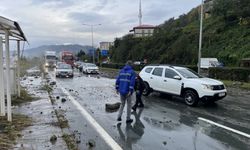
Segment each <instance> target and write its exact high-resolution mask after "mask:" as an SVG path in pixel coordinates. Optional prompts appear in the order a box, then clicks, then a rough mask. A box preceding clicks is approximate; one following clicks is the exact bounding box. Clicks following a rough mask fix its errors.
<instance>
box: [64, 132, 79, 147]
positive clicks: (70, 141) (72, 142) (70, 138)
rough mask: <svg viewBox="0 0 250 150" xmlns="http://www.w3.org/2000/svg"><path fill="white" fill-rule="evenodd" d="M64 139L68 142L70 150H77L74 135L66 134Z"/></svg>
mask: <svg viewBox="0 0 250 150" xmlns="http://www.w3.org/2000/svg"><path fill="white" fill-rule="evenodd" d="M62 138H63V140H64V141H65V142H66V144H67V147H68V149H69V150H77V146H76V143H75V140H74V137H73V135H69V134H65V133H64V134H63V136H62Z"/></svg>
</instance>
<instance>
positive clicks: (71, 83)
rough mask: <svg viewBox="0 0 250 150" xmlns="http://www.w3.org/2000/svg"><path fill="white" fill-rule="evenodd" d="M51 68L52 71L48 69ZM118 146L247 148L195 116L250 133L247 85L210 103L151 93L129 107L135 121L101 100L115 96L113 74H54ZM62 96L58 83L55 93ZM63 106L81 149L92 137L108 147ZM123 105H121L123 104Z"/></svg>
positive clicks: (237, 137) (245, 141)
mask: <svg viewBox="0 0 250 150" xmlns="http://www.w3.org/2000/svg"><path fill="white" fill-rule="evenodd" d="M52 74H53V73H52ZM57 82H58V83H60V84H61V85H62V86H63V87H64V88H65V89H66V90H68V91H69V93H70V94H71V95H72V96H73V97H74V98H75V99H76V100H77V101H78V102H79V103H80V104H81V106H82V107H84V108H85V109H86V110H87V111H88V112H89V113H90V115H91V116H92V117H93V118H94V119H95V120H96V121H97V122H98V123H99V124H100V125H101V126H102V127H103V128H104V129H105V130H106V131H107V132H108V134H109V135H110V136H111V137H113V139H114V140H115V141H116V142H117V143H118V144H119V145H120V146H121V147H122V148H123V149H135V150H137V149H138V150H141V149H143V150H144V149H146V150H152V149H155V150H156V149H157V150H158V149H159V150H160V149H170V150H172V149H178V150H179V149H188V150H189V149H190V150H193V149H197V150H199V149H206V150H209V149H211V150H213V149H218V150H224V149H239V150H248V149H250V139H249V138H247V137H244V136H242V135H239V134H237V133H233V132H231V131H229V130H226V129H223V128H220V127H217V126H214V125H212V124H209V123H207V122H204V121H201V120H198V117H202V118H205V119H209V120H212V121H214V122H216V123H219V124H222V125H225V126H227V127H230V128H233V129H236V130H239V131H242V132H244V133H247V134H250V112H249V111H248V110H249V108H250V91H242V90H239V89H228V96H227V97H226V98H225V99H223V100H221V101H218V102H217V103H216V104H214V105H209V106H205V105H203V104H200V105H199V106H198V107H195V108H194V107H189V106H186V105H185V103H184V102H183V100H182V99H180V98H177V97H174V98H172V99H169V98H168V97H164V96H161V95H160V94H158V93H153V94H151V95H150V96H148V97H143V98H142V99H143V101H144V104H145V107H144V108H142V109H138V110H137V112H133V113H132V118H133V119H134V122H133V123H132V124H126V123H125V116H126V112H125V113H124V114H123V118H122V119H123V121H122V122H121V124H119V123H118V122H117V121H116V118H117V112H113V113H110V112H106V111H105V104H106V103H115V102H119V95H117V94H116V93H115V90H114V89H115V87H114V83H115V80H114V79H108V78H103V77H100V78H99V77H98V76H96V75H83V74H79V73H77V72H76V73H75V77H74V78H73V79H57ZM57 95H59V96H61V97H63V96H65V94H64V93H63V92H62V91H61V90H60V88H57V89H56V90H54V96H57ZM60 106H61V107H64V108H65V109H67V112H66V114H67V118H68V120H69V123H70V126H71V127H70V128H71V130H72V131H73V132H79V134H81V135H82V137H81V138H82V140H83V141H84V140H85V141H84V142H82V145H81V144H80V146H79V148H80V149H85V148H86V144H85V143H86V142H87V140H88V139H94V140H95V142H96V147H95V149H109V147H108V146H107V145H106V144H105V142H104V141H103V140H102V139H101V138H100V136H99V135H98V134H97V132H96V131H95V130H94V129H93V128H92V127H91V126H90V125H89V124H88V122H87V121H86V120H85V118H84V117H83V116H81V115H80V114H79V112H78V110H76V109H75V107H74V106H73V105H72V104H71V102H70V101H66V103H64V104H62V105H60ZM124 110H126V109H124Z"/></svg>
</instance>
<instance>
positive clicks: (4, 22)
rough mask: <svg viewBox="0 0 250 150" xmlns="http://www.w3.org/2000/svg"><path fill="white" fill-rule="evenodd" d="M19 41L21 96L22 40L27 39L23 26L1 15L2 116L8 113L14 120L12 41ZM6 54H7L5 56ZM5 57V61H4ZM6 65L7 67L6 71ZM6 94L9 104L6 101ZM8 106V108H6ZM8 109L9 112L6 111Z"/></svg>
mask: <svg viewBox="0 0 250 150" xmlns="http://www.w3.org/2000/svg"><path fill="white" fill-rule="evenodd" d="M11 40H14V41H16V42H17V64H16V69H17V77H16V79H15V81H14V82H16V85H17V87H16V88H17V95H18V96H19V97H20V88H21V87H20V41H24V42H25V41H27V39H26V37H25V35H24V33H23V31H22V29H21V27H20V26H19V24H18V23H17V22H16V21H12V20H10V19H8V18H5V17H2V16H0V116H5V115H6V114H7V119H8V121H12V111H11V91H10V86H11V83H10V41H11ZM4 54H5V56H4ZM4 58H5V61H4ZM4 62H5V64H4ZM4 67H5V68H6V70H5V73H4ZM5 95H6V100H7V106H6V103H5ZM6 108H7V109H6ZM6 110H7V113H6Z"/></svg>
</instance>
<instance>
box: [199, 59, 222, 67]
mask: <svg viewBox="0 0 250 150" xmlns="http://www.w3.org/2000/svg"><path fill="white" fill-rule="evenodd" d="M200 67H201V68H202V69H208V68H210V67H223V64H222V63H220V62H219V61H218V59H217V58H201V66H200Z"/></svg>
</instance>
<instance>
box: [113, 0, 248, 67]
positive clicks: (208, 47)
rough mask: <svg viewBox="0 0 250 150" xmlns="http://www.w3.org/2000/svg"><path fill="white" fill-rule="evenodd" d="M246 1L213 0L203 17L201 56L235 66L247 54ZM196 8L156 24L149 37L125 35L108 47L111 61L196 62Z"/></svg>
mask: <svg viewBox="0 0 250 150" xmlns="http://www.w3.org/2000/svg"><path fill="white" fill-rule="evenodd" d="M249 8H250V1H249V0H239V1H235V0H214V3H213V8H212V10H211V13H210V16H209V17H206V18H205V19H204V26H203V45H202V57H217V58H218V59H219V60H220V61H222V62H223V63H224V64H225V65H227V66H238V64H239V61H240V60H241V59H242V58H247V57H250V9H249ZM199 10H200V8H199V7H197V8H194V9H193V10H191V11H190V12H189V13H188V14H184V15H181V16H180V17H179V18H178V19H174V18H171V19H169V20H168V21H166V22H164V23H163V24H161V25H159V26H158V28H157V29H156V31H155V33H154V35H153V36H152V37H149V38H134V37H133V35H125V36H124V37H122V38H121V39H116V40H115V42H114V43H115V44H114V47H112V49H111V60H112V61H113V62H118V63H121V62H125V61H126V60H128V59H131V60H134V61H135V60H143V59H147V60H148V62H149V63H168V64H186V65H195V64H197V57H198V41H199V17H200V16H199V14H200V11H199Z"/></svg>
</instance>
